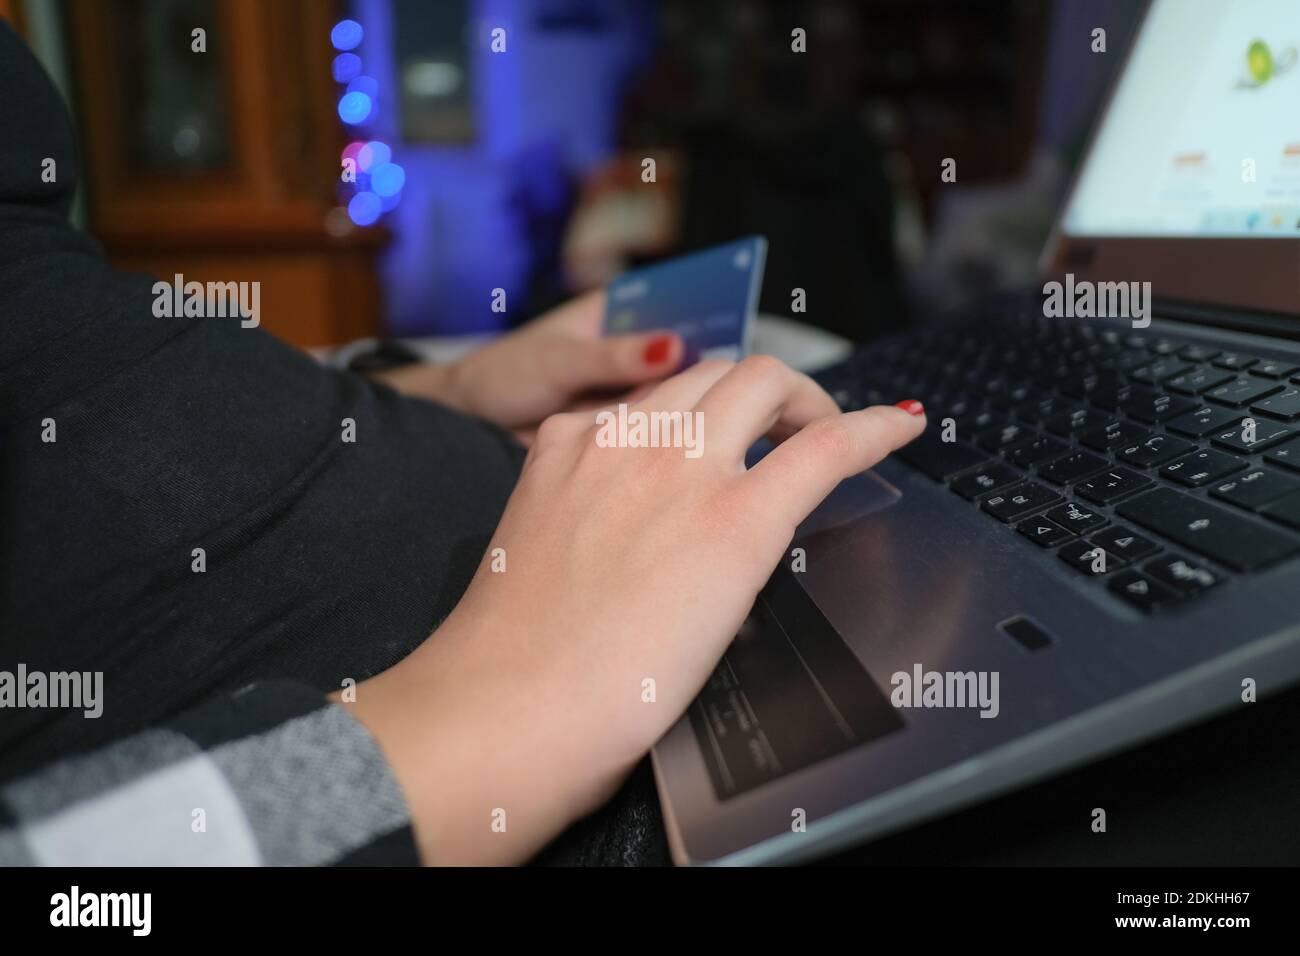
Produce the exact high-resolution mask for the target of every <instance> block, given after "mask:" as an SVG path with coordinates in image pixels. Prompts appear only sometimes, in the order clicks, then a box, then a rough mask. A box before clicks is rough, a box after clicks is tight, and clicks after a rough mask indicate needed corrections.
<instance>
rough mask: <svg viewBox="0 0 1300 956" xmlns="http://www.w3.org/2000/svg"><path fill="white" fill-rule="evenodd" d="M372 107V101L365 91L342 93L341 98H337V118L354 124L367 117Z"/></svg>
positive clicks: (362, 121) (361, 121) (363, 120)
mask: <svg viewBox="0 0 1300 956" xmlns="http://www.w3.org/2000/svg"><path fill="white" fill-rule="evenodd" d="M372 109H374V101H373V100H371V99H370V97H368V96H366V94H365V93H359V92H353V93H344V94H343V98H342V99H341V100H339V119H341V120H343V122H345V123H349V124H351V125H353V126H356V125H357V124H358V123H364V122H365V121H366V120H367V119H369V117H370V111H371V110H372Z"/></svg>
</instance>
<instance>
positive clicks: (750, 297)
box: [604, 236, 767, 368]
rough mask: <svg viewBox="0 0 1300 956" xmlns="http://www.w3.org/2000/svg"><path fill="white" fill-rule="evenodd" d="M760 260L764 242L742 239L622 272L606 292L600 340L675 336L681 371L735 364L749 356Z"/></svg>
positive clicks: (760, 278) (759, 238)
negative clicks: (705, 362) (680, 345)
mask: <svg viewBox="0 0 1300 956" xmlns="http://www.w3.org/2000/svg"><path fill="white" fill-rule="evenodd" d="M766 255H767V240H766V239H764V238H763V237H762V236H748V237H746V238H744V239H738V240H736V241H735V242H728V243H724V244H723V245H720V246H712V247H711V248H708V249H704V250H702V251H700V252H695V253H691V254H690V255H685V256H679V257H677V258H675V259H669V260H668V261H666V262H658V263H655V264H654V265H650V266H645V267H644V268H641V269H633V270H632V271H630V272H626V273H624V274H623V275H621V276H619V277H618V278H617V279H615V280H614V281H612V282H611V283H610V284H609V286H608V289H607V297H606V302H605V324H604V330H605V334H606V335H619V334H624V333H629V332H650V331H653V330H656V329H665V330H668V331H672V332H676V333H677V334H678V335H679V336H681V338H682V341H683V342H684V343H685V346H686V351H685V355H684V357H683V359H682V366H681V367H682V368H685V367H686V366H688V365H693V364H695V363H696V362H698V361H699V360H700V359H707V358H724V359H731V360H733V361H735V360H737V359H740V358H741V357H743V356H744V355H746V354H747V353H748V351H749V340H750V335H751V334H752V329H753V325H754V312H755V310H756V309H757V308H758V295H759V291H760V290H761V289H762V286H763V263H764V260H765V258H766Z"/></svg>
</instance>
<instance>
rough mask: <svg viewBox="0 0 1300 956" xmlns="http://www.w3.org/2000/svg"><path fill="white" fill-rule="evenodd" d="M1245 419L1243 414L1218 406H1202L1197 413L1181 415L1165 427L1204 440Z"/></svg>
mask: <svg viewBox="0 0 1300 956" xmlns="http://www.w3.org/2000/svg"><path fill="white" fill-rule="evenodd" d="M1243 417H1244V416H1243V415H1242V414H1241V412H1234V411H1232V410H1230V409H1227V408H1219V407H1218V406H1217V405H1202V406H1201V407H1200V408H1198V409H1196V410H1195V411H1193V412H1188V413H1187V414H1186V415H1180V416H1178V417H1177V418H1175V419H1173V420H1172V421H1170V422H1168V423H1166V426H1165V427H1167V428H1168V429H1169V430H1170V431H1173V432H1178V434H1180V435H1189V436H1191V437H1192V438H1204V437H1205V436H1206V435H1208V434H1210V433H1211V432H1217V431H1219V430H1220V429H1223V428H1227V427H1228V426H1229V425H1235V424H1237V422H1239V421H1241V419H1242V418H1243Z"/></svg>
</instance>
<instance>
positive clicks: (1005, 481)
mask: <svg viewBox="0 0 1300 956" xmlns="http://www.w3.org/2000/svg"><path fill="white" fill-rule="evenodd" d="M1024 480H1025V476H1024V475H1022V474H1021V473H1020V472H1018V471H1016V470H1015V469H1014V468H1008V467H1007V466H1006V465H1003V464H999V463H998V462H990V463H989V464H987V465H984V466H983V467H982V468H975V469H973V470H971V471H966V472H962V474H960V475H958V476H957V477H956V478H954V479H953V480H952V484H951V485H949V486H948V487H950V488H951V489H952V490H953V491H955V492H957V494H959V495H961V496H962V497H963V498H965V499H967V500H968V501H974V500H975V499H976V498H978V497H979V496H980V495H989V494H992V493H993V492H995V491H1001V490H1002V489H1003V488H1010V487H1011V486H1012V485H1017V484H1019V483H1020V482H1022V481H1024Z"/></svg>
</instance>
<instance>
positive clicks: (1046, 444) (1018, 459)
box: [1007, 435, 1070, 468]
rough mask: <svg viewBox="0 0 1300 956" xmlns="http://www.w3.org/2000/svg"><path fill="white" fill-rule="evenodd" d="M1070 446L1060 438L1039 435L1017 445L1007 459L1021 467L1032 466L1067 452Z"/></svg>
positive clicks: (1009, 452)
mask: <svg viewBox="0 0 1300 956" xmlns="http://www.w3.org/2000/svg"><path fill="white" fill-rule="evenodd" d="M1069 448H1070V446H1069V445H1067V444H1066V443H1065V442H1063V441H1061V440H1060V439H1057V438H1049V437H1048V436H1047V435H1039V436H1038V437H1037V438H1035V439H1034V440H1033V441H1030V442H1027V443H1026V444H1024V445H1017V446H1016V447H1015V448H1013V449H1011V450H1010V451H1008V452H1007V461H1009V462H1011V463H1012V464H1013V465H1015V466H1017V467H1019V468H1032V467H1033V466H1034V465H1037V464H1038V463H1039V462H1044V461H1047V460H1048V459H1049V458H1056V457H1058V456H1059V455H1063V454H1065V452H1066V451H1068V450H1069Z"/></svg>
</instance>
